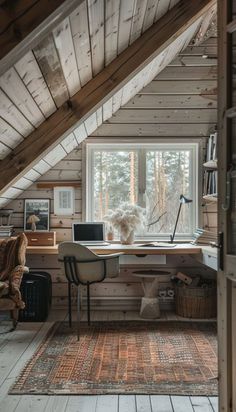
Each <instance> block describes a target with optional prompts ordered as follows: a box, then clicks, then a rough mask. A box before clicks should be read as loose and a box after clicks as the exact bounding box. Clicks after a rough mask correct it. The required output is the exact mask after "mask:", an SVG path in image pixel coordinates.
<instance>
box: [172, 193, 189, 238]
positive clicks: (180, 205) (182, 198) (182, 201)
mask: <svg viewBox="0 0 236 412" xmlns="http://www.w3.org/2000/svg"><path fill="white" fill-rule="evenodd" d="M179 202H180V203H179V210H178V213H177V218H176V222H175V228H174V232H173V235H170V243H173V242H174V238H175V232H176V228H177V224H178V220H179V215H180V211H181V207H182V205H183V204H185V203H191V202H192V199H187V198H186V197H185V196H184V195H180V197H179Z"/></svg>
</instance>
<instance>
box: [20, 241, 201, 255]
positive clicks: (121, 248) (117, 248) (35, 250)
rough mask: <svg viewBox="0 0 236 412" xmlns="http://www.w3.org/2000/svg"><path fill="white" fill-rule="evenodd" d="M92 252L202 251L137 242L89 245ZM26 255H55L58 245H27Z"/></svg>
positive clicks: (138, 253)
mask: <svg viewBox="0 0 236 412" xmlns="http://www.w3.org/2000/svg"><path fill="white" fill-rule="evenodd" d="M89 249H91V250H92V251H93V252H95V253H97V254H99V255H104V254H110V253H117V252H123V253H124V254H126V255H181V254H198V253H201V252H202V247H201V246H195V245H191V244H189V243H181V244H179V245H176V246H175V247H171V246H168V244H167V246H166V247H150V246H148V247H142V246H138V244H137V243H135V244H133V245H122V244H118V243H113V244H110V245H108V246H91V247H90V248H89ZM26 253H27V254H28V255H56V254H57V253H58V245H56V246H28V247H27V252H26Z"/></svg>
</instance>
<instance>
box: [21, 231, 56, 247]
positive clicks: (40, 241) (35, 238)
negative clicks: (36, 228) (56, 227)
mask: <svg viewBox="0 0 236 412" xmlns="http://www.w3.org/2000/svg"><path fill="white" fill-rule="evenodd" d="M25 235H26V237H27V239H28V246H55V244H56V232H25Z"/></svg>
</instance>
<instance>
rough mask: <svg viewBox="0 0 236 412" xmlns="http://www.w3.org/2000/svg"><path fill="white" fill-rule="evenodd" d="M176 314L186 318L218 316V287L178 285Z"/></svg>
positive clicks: (176, 289) (176, 290)
mask: <svg viewBox="0 0 236 412" xmlns="http://www.w3.org/2000/svg"><path fill="white" fill-rule="evenodd" d="M175 306H176V314H177V315H179V316H183V317H185V318H214V317H216V287H215V286H209V287H205V288H201V287H191V286H185V285H176V288H175Z"/></svg>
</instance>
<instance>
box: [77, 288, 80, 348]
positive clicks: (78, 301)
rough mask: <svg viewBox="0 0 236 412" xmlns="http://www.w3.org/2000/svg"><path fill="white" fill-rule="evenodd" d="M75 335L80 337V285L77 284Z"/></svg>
mask: <svg viewBox="0 0 236 412" xmlns="http://www.w3.org/2000/svg"><path fill="white" fill-rule="evenodd" d="M77 337H78V340H79V337H80V287H79V286H78V291H77Z"/></svg>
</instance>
